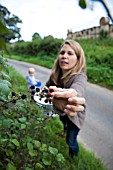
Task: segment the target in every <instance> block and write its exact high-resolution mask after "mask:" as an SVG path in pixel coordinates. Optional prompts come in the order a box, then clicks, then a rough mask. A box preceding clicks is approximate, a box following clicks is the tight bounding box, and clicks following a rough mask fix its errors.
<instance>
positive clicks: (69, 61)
mask: <svg viewBox="0 0 113 170" xmlns="http://www.w3.org/2000/svg"><path fill="white" fill-rule="evenodd" d="M76 63H77V56H76V54H75V52H74V50H73V49H72V48H71V47H70V45H68V44H65V45H64V46H63V47H62V48H61V50H60V54H59V65H60V68H61V69H62V71H63V73H65V72H66V71H68V70H69V69H71V68H72V67H73V66H75V65H76Z"/></svg>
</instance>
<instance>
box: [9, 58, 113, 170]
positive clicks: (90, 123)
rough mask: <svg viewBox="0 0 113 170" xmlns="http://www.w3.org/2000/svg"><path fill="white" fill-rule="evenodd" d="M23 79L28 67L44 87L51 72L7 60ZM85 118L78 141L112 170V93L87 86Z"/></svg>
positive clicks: (97, 87) (90, 85)
mask: <svg viewBox="0 0 113 170" xmlns="http://www.w3.org/2000/svg"><path fill="white" fill-rule="evenodd" d="M8 63H9V65H11V66H13V67H14V68H15V69H16V70H17V71H18V72H20V74H22V75H23V76H24V77H25V76H26V74H27V71H28V68H29V67H34V68H35V69H36V78H37V79H39V80H41V82H42V86H44V85H45V82H46V81H47V79H48V77H49V74H50V72H51V70H49V69H47V68H43V67H41V66H37V65H34V64H30V63H25V62H20V61H14V60H8ZM85 96H86V101H87V117H86V121H85V124H84V126H83V129H82V130H81V131H80V134H79V140H80V141H81V142H82V143H83V144H84V146H85V147H86V148H87V149H88V150H90V151H92V152H93V153H94V154H95V155H96V156H97V157H98V158H100V159H101V160H102V162H103V163H104V164H105V165H107V167H108V170H113V91H111V90H108V89H105V88H102V87H99V86H97V85H94V84H90V83H88V84H87V88H86V94H85Z"/></svg>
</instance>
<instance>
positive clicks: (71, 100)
mask: <svg viewBox="0 0 113 170" xmlns="http://www.w3.org/2000/svg"><path fill="white" fill-rule="evenodd" d="M85 102H86V101H85V98H82V97H71V98H68V103H69V104H75V105H77V104H80V105H81V104H85Z"/></svg>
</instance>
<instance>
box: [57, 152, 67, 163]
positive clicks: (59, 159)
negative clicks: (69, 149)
mask: <svg viewBox="0 0 113 170" xmlns="http://www.w3.org/2000/svg"><path fill="white" fill-rule="evenodd" d="M56 158H57V160H58V161H59V162H64V161H65V159H64V157H63V155H62V154H61V153H59V154H58V155H57V156H56Z"/></svg>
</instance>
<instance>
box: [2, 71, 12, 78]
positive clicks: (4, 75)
mask: <svg viewBox="0 0 113 170" xmlns="http://www.w3.org/2000/svg"><path fill="white" fill-rule="evenodd" d="M0 77H2V78H3V79H10V77H9V75H7V74H6V73H4V72H3V71H0Z"/></svg>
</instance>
